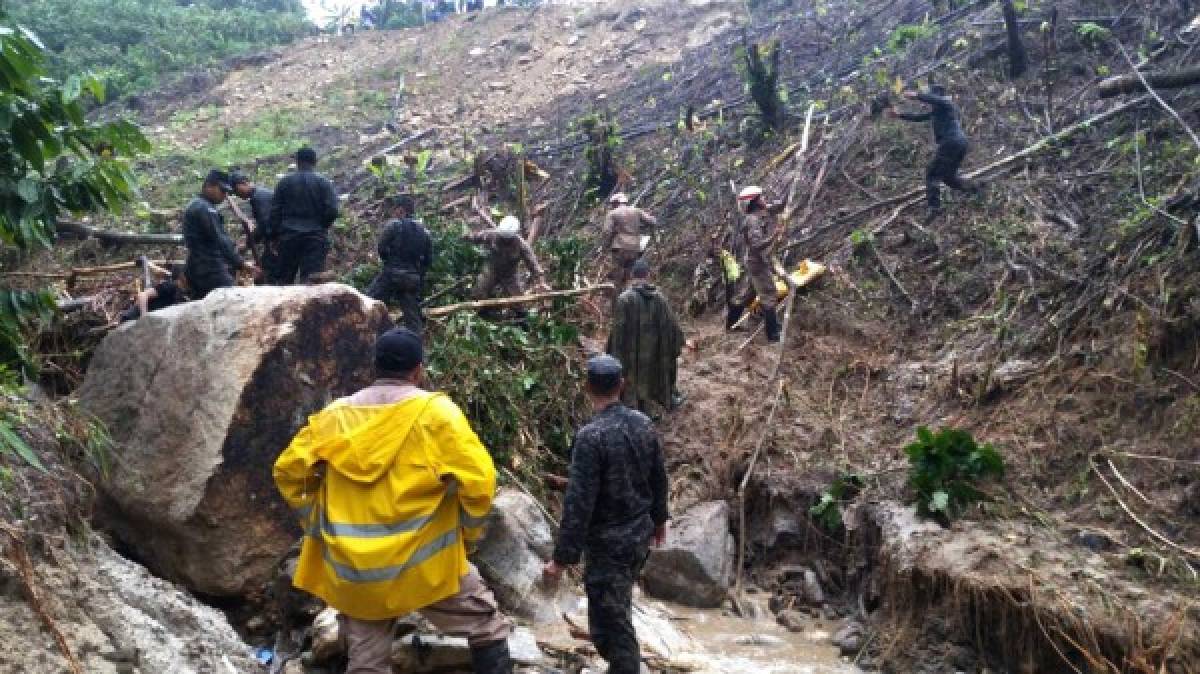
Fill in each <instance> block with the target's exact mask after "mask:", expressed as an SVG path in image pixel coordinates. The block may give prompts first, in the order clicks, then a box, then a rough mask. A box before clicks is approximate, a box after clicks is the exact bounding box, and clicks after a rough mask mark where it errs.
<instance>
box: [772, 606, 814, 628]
mask: <svg viewBox="0 0 1200 674" xmlns="http://www.w3.org/2000/svg"><path fill="white" fill-rule="evenodd" d="M775 619H776V620H777V621H778V622H779V624H780V625H782V626H783V628H784V629H786V630H787V631H789V632H803V631H804V628H805V627H806V626H807V624H808V617H807V616H805V615H804V614H803V613H801V612H799V611H796V610H792V609H788V610H786V611H780V612H779V615H778V616H776V617H775Z"/></svg>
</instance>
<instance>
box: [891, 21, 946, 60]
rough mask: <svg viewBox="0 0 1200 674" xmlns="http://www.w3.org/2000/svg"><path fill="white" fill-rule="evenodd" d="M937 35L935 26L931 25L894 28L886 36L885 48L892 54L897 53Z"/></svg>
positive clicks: (917, 24)
mask: <svg viewBox="0 0 1200 674" xmlns="http://www.w3.org/2000/svg"><path fill="white" fill-rule="evenodd" d="M936 34H937V26H936V25H934V24H932V23H907V24H902V25H899V26H896V28H895V30H893V31H892V34H891V35H889V36H888V41H887V47H888V51H890V52H892V53H894V54H895V53H899V52H902V51H904V50H905V49H907V48H908V46H909V45H911V44H913V43H915V42H920V41H921V40H924V39H926V38H929V37H933V36H934V35H936Z"/></svg>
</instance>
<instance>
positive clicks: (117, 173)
mask: <svg viewBox="0 0 1200 674" xmlns="http://www.w3.org/2000/svg"><path fill="white" fill-rule="evenodd" d="M44 51H45V50H44V48H43V46H42V44H41V43H40V42H39V41H38V38H37V37H36V36H35V35H34V34H33V33H32V32H30V31H29V30H27V29H25V28H23V27H21V26H18V25H15V24H13V23H12V22H10V21H8V20H7V19H6V18H5V17H4V16H3V15H0V243H2V244H3V245H5V246H11V247H15V248H17V249H20V250H25V249H28V248H34V247H48V246H50V244H51V241H52V240H53V236H54V225H55V222H56V221H57V220H58V218H59V217H60V216H62V215H63V214H65V213H71V212H81V211H101V210H114V209H118V208H120V207H121V206H122V205H124V204H126V203H127V202H128V201H129V200H130V199H131V198H132V197H133V195H134V193H135V188H134V178H133V173H132V171H131V169H130V166H129V163H128V158H129V157H131V156H132V155H133V154H135V153H136V152H139V151H145V150H148V149H149V144H148V143H147V141H146V139H145V138H144V137H143V136H142V134H141V132H140V131H139V130H138V128H137V127H136V126H134V125H133V124H130V123H129V122H125V121H115V122H106V123H93V122H89V121H88V120H87V119H86V118H85V116H84V100H85V98H86V97H88V96H90V97H92V98H93V99H95V100H103V99H104V85H103V83H101V81H100V80H99V79H98V78H96V77H94V76H91V75H72V76H70V77H68V78H67V80H66V81H65V82H63V83H59V82H56V81H55V80H52V79H49V78H47V77H45V71H44V66H45V55H44ZM53 306H54V305H53V299H52V298H51V297H50V296H49V295H48V294H46V293H39V292H16V291H9V290H3V289H0V364H2V363H11V362H21V363H27V362H28V354H27V353H26V351H25V347H24V345H23V342H22V340H21V339H20V336H21V333H22V331H23V330H24V329H25V328H27V327H28V325H29V322H30V321H32V320H37V319H38V318H39V317H40V318H44V317H45V316H46V312H47V311H49V310H51V308H52V307H53Z"/></svg>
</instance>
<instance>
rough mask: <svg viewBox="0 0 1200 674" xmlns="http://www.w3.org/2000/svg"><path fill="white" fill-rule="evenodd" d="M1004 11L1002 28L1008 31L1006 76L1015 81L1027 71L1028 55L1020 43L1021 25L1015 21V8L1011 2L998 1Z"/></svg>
mask: <svg viewBox="0 0 1200 674" xmlns="http://www.w3.org/2000/svg"><path fill="white" fill-rule="evenodd" d="M1000 6H1001V9H1003V10H1004V28H1005V30H1007V31H1008V74H1009V76H1010V77H1012V78H1014V79H1016V78H1018V77H1020V76H1021V75H1024V74H1025V71H1026V70H1028V69H1029V53H1028V52H1027V51H1025V43H1024V42H1022V41H1021V23H1020V22H1019V21H1018V20H1017V8H1016V7H1014V6H1013V0H1000Z"/></svg>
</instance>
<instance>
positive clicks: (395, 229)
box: [367, 194, 433, 334]
mask: <svg viewBox="0 0 1200 674" xmlns="http://www.w3.org/2000/svg"><path fill="white" fill-rule="evenodd" d="M384 206H385V208H387V209H389V211H390V213H389V215H390V216H391V218H392V219H391V220H390V221H388V223H387V224H386V225H384V227H383V236H381V237H380V238H379V260H380V262H382V263H383V269H381V270H380V271H379V275H378V276H376V277H375V280H374V281H372V282H371V285H370V287H368V288H367V296H368V297H370V298H372V299H376V300H379V301H380V302H392V301H394V302H396V303H397V304H399V305H400V310H401V311H402V312H404V325H405V327H407V328H408V329H409V330H412V331H413V332H415V333H417V334H421V331H422V330H423V329H424V327H425V316H424V314H423V313H422V311H421V290H422V287H423V286H424V285H425V275H426V274H427V273H429V267H430V265H432V264H433V239H431V238H430V237H429V230H427V229H425V225H423V224H421V223H420V221H418V220H416V219H414V218H413V215H415V214H416V210H417V205H416V201H414V200H413V198H412V197H411V196H409V195H407V194H401V195H398V196H394V197H388V199H387V201H385V202H384Z"/></svg>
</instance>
